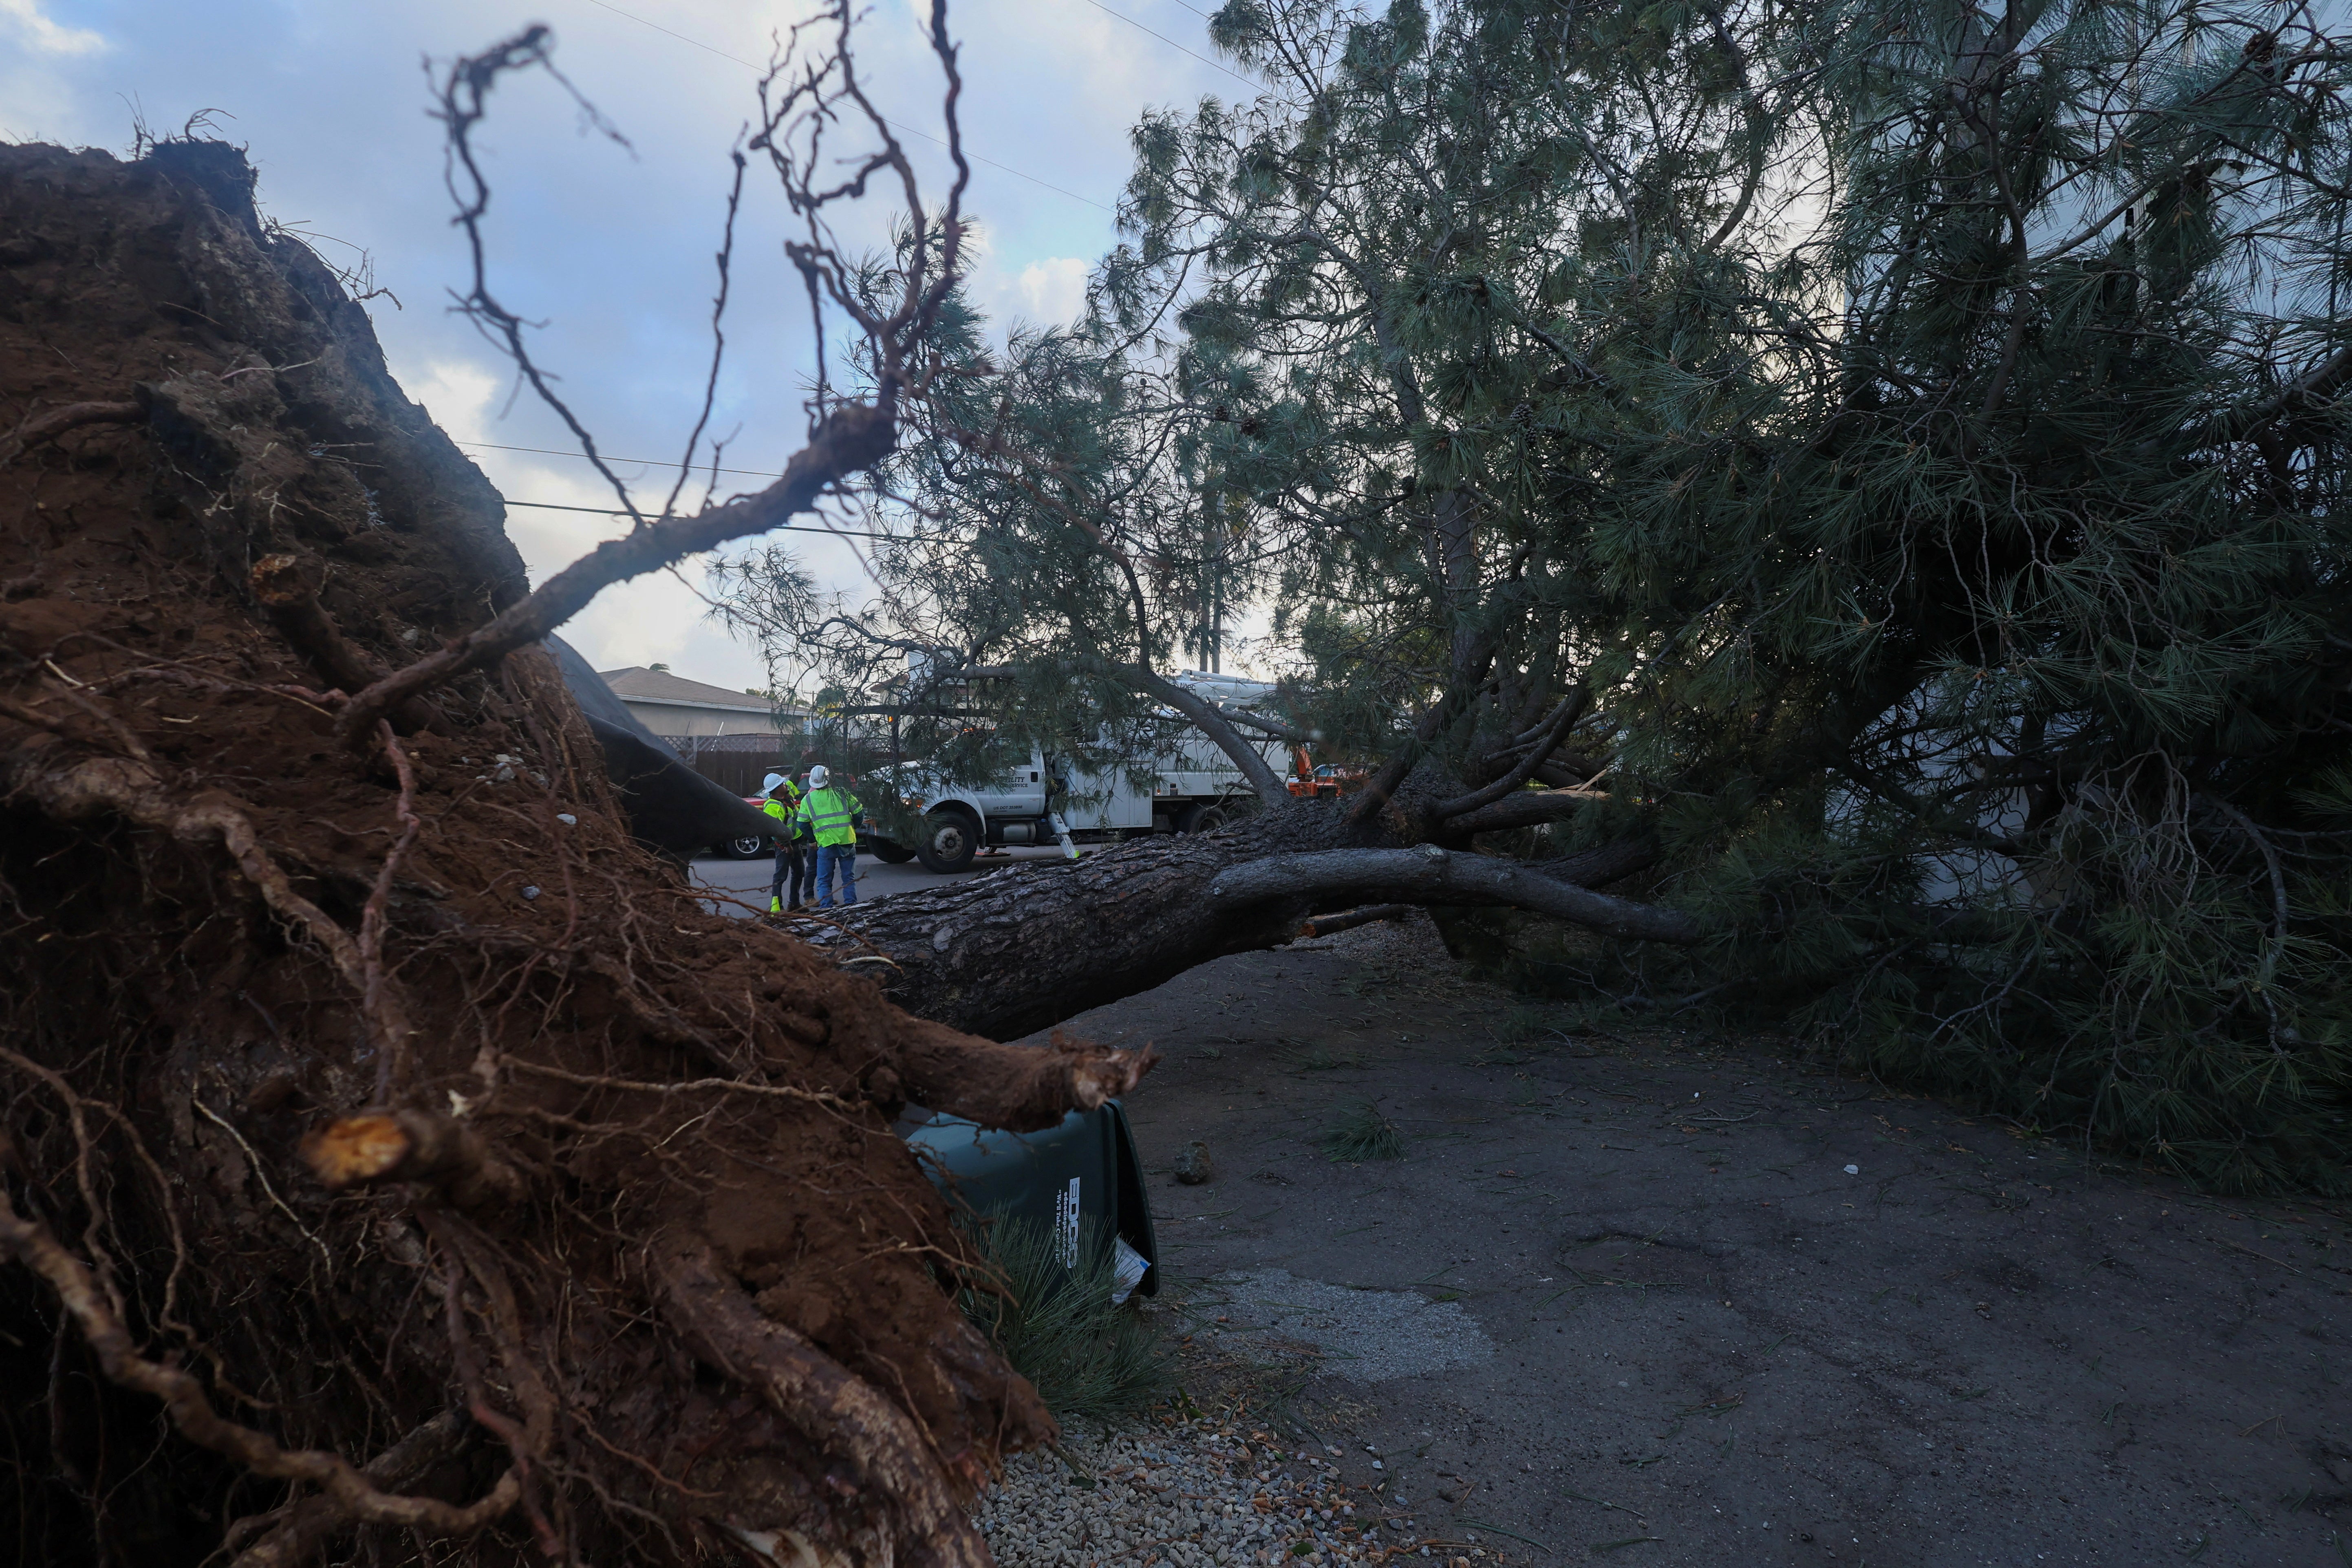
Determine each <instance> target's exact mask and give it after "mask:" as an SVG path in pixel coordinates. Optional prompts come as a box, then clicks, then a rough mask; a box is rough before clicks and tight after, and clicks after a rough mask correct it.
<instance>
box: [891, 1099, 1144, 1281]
mask: <svg viewBox="0 0 2352 1568" xmlns="http://www.w3.org/2000/svg"><path fill="white" fill-rule="evenodd" d="M898 1131H899V1133H900V1135H901V1136H902V1137H904V1138H905V1139H906V1140H907V1142H908V1144H909V1145H910V1146H912V1147H913V1148H914V1150H915V1151H916V1152H917V1153H918V1154H919V1155H920V1156H922V1157H923V1163H924V1167H925V1169H926V1170H928V1171H929V1173H930V1176H931V1180H932V1181H933V1182H935V1183H936V1184H938V1185H939V1188H940V1191H941V1192H943V1193H945V1194H947V1196H948V1200H949V1202H950V1203H952V1204H956V1205H961V1206H962V1207H964V1208H967V1209H969V1210H970V1211H971V1213H973V1214H975V1215H988V1214H1002V1215H1007V1216H1009V1217H1012V1218H1016V1219H1025V1220H1030V1221H1033V1222H1034V1223H1036V1224H1038V1225H1041V1226H1047V1227H1050V1233H1051V1234H1052V1235H1053V1236H1055V1237H1056V1238H1058V1239H1059V1240H1060V1241H1061V1245H1062V1247H1063V1248H1064V1250H1063V1254H1062V1258H1063V1263H1064V1265H1065V1266H1066V1267H1076V1263H1077V1259H1078V1245H1079V1237H1082V1236H1085V1235H1086V1234H1087V1232H1088V1231H1090V1230H1095V1231H1097V1233H1108V1234H1109V1235H1110V1236H1111V1237H1114V1238H1115V1240H1114V1242H1113V1246H1114V1247H1116V1248H1118V1254H1119V1281H1120V1284H1121V1285H1122V1287H1124V1289H1125V1291H1126V1292H1131V1293H1132V1294H1134V1295H1138V1296H1152V1295H1157V1294H1158V1293H1159V1290H1160V1269H1159V1263H1160V1246H1159V1242H1158V1241H1157V1239H1156V1238H1155V1237H1154V1236H1153V1234H1152V1228H1151V1197H1150V1193H1149V1191H1148V1190H1147V1189H1146V1188H1145V1187H1144V1184H1143V1162H1142V1161H1141V1160H1139V1159H1138V1158H1137V1157H1136V1153H1135V1135H1134V1134H1133V1133H1132V1132H1131V1131H1129V1129H1128V1125H1127V1112H1126V1111H1124V1110H1121V1109H1120V1108H1119V1103H1118V1101H1117V1100H1109V1101H1107V1102H1106V1103H1104V1104H1103V1105H1102V1106H1100V1107H1098V1108H1097V1109H1096V1110H1073V1111H1072V1112H1070V1113H1069V1114H1068V1115H1067V1116H1065V1117H1064V1118H1062V1120H1061V1122H1060V1124H1059V1125H1057V1126H1054V1127H1048V1128H1046V1129H1045V1131H1042V1132H1000V1131H992V1130H990V1129H988V1128H984V1127H982V1126H981V1125H979V1124H978V1123H977V1122H972V1121H965V1120H964V1119H963V1118H962V1117H961V1116H943V1115H940V1114H939V1113H938V1112H936V1111H929V1110H915V1109H913V1108H911V1107H910V1108H909V1109H908V1115H907V1116H906V1117H905V1118H904V1119H902V1120H901V1121H900V1122H899V1126H898ZM1122 1299H1124V1296H1122Z"/></svg>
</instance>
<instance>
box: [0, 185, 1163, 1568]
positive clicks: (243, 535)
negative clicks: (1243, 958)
mask: <svg viewBox="0 0 2352 1568" xmlns="http://www.w3.org/2000/svg"><path fill="white" fill-rule="evenodd" d="M251 184H252V176H251V174H250V172H249V171H248V170H247V167H246V165H245V163H244V161H243V159H242V158H241V157H240V156H239V155H237V154H236V153H234V152H232V151H230V150H228V149H226V148H220V147H215V146H210V145H205V144H192V143H167V144H165V145H164V146H163V147H161V148H158V149H157V150H156V152H155V153H154V154H153V155H152V156H151V157H149V158H147V159H144V160H142V161H141V162H139V163H128V164H126V163H118V162H117V161H115V160H114V159H112V158H110V157H108V156H106V155H105V154H102V153H67V152H63V151H60V150H58V149H55V148H48V147H38V146H19V147H10V148H5V149H0V235H5V236H6V239H5V245H0V387H5V395H6V397H7V398H8V400H9V405H10V406H9V408H8V410H7V413H6V415H5V421H6V423H7V424H8V425H10V426H14V427H15V428H14V430H13V432H12V434H11V436H10V438H9V439H7V440H5V441H0V973H6V974H7V975H8V976H9V981H8V984H6V985H5V988H0V1046H5V1048H0V1083H5V1086H6V1090H7V1098H6V1101H5V1106H6V1109H5V1123H0V1128H5V1147H0V1157H4V1158H0V1169H4V1170H5V1200H6V1202H5V1210H4V1211H0V1258H6V1259H9V1260H11V1261H9V1262H7V1263H6V1264H5V1266H0V1329H5V1333H0V1421H5V1422H6V1423H7V1424H8V1426H9V1433H8V1436H9V1439H10V1441H11V1443H12V1445H13V1451H14V1452H15V1454H16V1456H17V1461H18V1462H17V1464H16V1467H15V1474H16V1477H17V1478H18V1479H17V1480H16V1483H15V1484H16V1486H17V1488H18V1497H17V1500H16V1506H17V1508H18V1510H19V1511H20V1514H21V1516H22V1518H21V1521H20V1525H19V1527H18V1528H17V1530H16V1539H17V1540H18V1541H19V1542H25V1543H27V1549H28V1550H29V1551H30V1552H31V1557H32V1559H33V1560H39V1561H47V1562H55V1563H65V1562H72V1561H76V1560H89V1559H92V1558H104V1559H106V1560H109V1561H111V1560H114V1559H115V1558H117V1557H131V1556H136V1557H138V1558H140V1559H141V1560H142V1561H146V1562H151V1563H173V1562H186V1563H194V1562H195V1561H197V1560H199V1559H203V1558H206V1557H207V1556H211V1555H213V1554H215V1553H216V1552H217V1551H218V1550H219V1549H220V1548H221V1547H222V1546H223V1544H224V1536H223V1524H222V1521H237V1522H235V1523H233V1524H231V1525H230V1526H229V1527H228V1531H227V1536H226V1544H227V1545H228V1547H229V1548H230V1549H231V1555H232V1556H236V1553H238V1552H242V1553H244V1555H243V1556H241V1557H237V1558H236V1560H237V1561H239V1562H242V1563H254V1564H260V1563H295V1562H299V1561H301V1560H303V1559H304V1558H306V1557H308V1556H310V1555H312V1554H313V1553H315V1552H317V1551H318V1550H320V1548H321V1547H322V1546H323V1545H325V1544H326V1543H327V1542H330V1541H331V1540H332V1539H333V1538H335V1537H337V1536H338V1535H348V1534H349V1532H351V1531H354V1530H359V1531H365V1532H367V1535H368V1545H369V1549H370V1550H371V1551H372V1552H373V1558H372V1560H373V1561H382V1562H397V1561H425V1560H431V1561H435V1562H451V1561H462V1560H466V1559H467V1558H472V1559H475V1560H478V1561H484V1562H500V1561H509V1560H518V1561H519V1560H523V1559H530V1560H532V1561H538V1560H540V1558H541V1553H547V1554H552V1555H554V1557H555V1560H558V1561H564V1560H571V1561H596V1562H612V1561H620V1560H623V1559H624V1558H627V1559H629V1560H642V1561H647V1562H684V1561H692V1560H700V1559H706V1558H710V1557H712V1556H714V1555H715V1554H721V1553H724V1552H733V1551H737V1550H739V1548H741V1547H747V1546H748V1547H749V1548H751V1549H752V1550H755V1551H761V1552H772V1554H774V1555H775V1556H777V1557H778V1558H780V1559H781V1560H783V1561H792V1560H793V1550H792V1548H793V1545H794V1542H795V1541H796V1540H797V1542H803V1543H805V1544H807V1545H808V1546H809V1547H810V1548H811V1549H812V1550H814V1552H816V1553H817V1555H818V1557H819V1559H820V1560H824V1561H837V1562H851V1563H867V1562H875V1563H878V1562H886V1561H893V1560H897V1561H911V1562H917V1563H982V1562H985V1561H986V1547H985V1545H984V1544H983V1543H982V1542H981V1541H980V1539H979V1537H978V1536H977V1535H976V1534H975V1533H974V1532H973V1531H972V1530H971V1526H970V1525H969V1523H968V1522H966V1518H965V1513H964V1504H965V1503H966V1502H967V1501H968V1500H969V1499H970V1498H971V1495H972V1493H973V1491H974V1489H976V1488H978V1487H979V1486H981V1485H982V1483H983V1482H984V1480H985V1479H986V1478H987V1477H988V1476H989V1475H990V1474H991V1473H992V1471H993V1470H994V1469H995V1468H996V1467H997V1466H998V1465H999V1463H1000V1461H1001V1456H1003V1454H1004V1453H1006V1452H1007V1451H1009V1450H1012V1449H1015V1448H1018V1447H1024V1446H1027V1445H1032V1444H1035V1443H1038V1442H1040V1441H1042V1440H1045V1438H1047V1437H1049V1436H1051V1435H1052V1433H1053V1431H1054V1426H1053V1422H1052V1419H1051V1417H1050V1416H1049V1415H1047V1414H1046V1412H1045V1409H1044V1407H1043V1406H1042V1405H1040V1404H1039V1402H1038V1401H1037V1399H1036V1397H1035V1395H1034V1393H1033V1392H1032V1391H1031V1390H1030V1389H1029V1387H1028V1386H1027V1385H1026V1384H1024V1382H1023V1381H1022V1380H1020V1379H1019V1378H1018V1377H1017V1376H1015V1375H1014V1374H1013V1373H1012V1372H1011V1371H1010V1369H1008V1368H1007V1367H1006V1366H1005V1365H1004V1363H1003V1360H1002V1359H1001V1357H999V1356H998V1355H997V1354H996V1353H995V1352H993V1351H992V1349H991V1348H990V1347H989V1345H988V1344H987V1343H986V1342H985V1341H984V1340H983V1339H982V1337H981V1336H980V1335H979V1334H978V1333H977V1332H975V1331H973V1330H972V1329H971V1326H970V1325H969V1323H967V1321H965V1319H964V1318H963V1316H962V1314H961V1312H959V1311H958V1310H957V1308H956V1298H957V1294H958V1291H959V1289H960V1286H961V1282H962V1281H963V1279H965V1278H966V1277H967V1270H968V1269H969V1268H971V1266H972V1264H973V1263H974V1261H975V1260H974V1259H973V1258H971V1253H970V1251H969V1249H968V1247H966V1246H965V1244H964V1243H963V1242H962V1241H961V1239H960V1238H959V1237H958V1235H957V1233H956V1231H955V1229H954V1227H953V1226H952V1225H951V1224H950V1220H949V1217H948V1215H947V1213H946V1211H945V1209H944V1208H943V1206H942V1205H941V1203H940V1200H939V1198H938V1197H937V1195H936V1194H934V1192H933V1191H932V1189H931V1187H930V1186H929V1184H928V1183H927V1182H926V1181H925V1180H924V1179H923V1177H922V1175H921V1174H920V1173H919V1170H918V1168H917V1167H916V1165H915V1163H914V1162H913V1160H912V1159H911V1158H910V1157H909V1156H908V1153H907V1152H906V1150H905V1149H904V1147H903V1146H902V1145H901V1144H900V1143H899V1142H898V1140H897V1139H896V1138H894V1137H893V1136H892V1135H891V1133H890V1131H889V1128H890V1122H891V1119H892V1117H893V1115H894V1114H895V1113H896V1110H897V1109H898V1106H899V1104H900V1103H901V1102H902V1101H905V1100H910V1099H917V1098H919V1099H920V1100H922V1101H923V1102H924V1103H927V1104H929V1105H932V1106H934V1107H937V1108H939V1109H940V1110H952V1111H956V1112H958V1113H961V1114H964V1115H968V1116H971V1117H972V1118H974V1119H975V1120H978V1121H983V1122H986V1123H988V1124H991V1125H999V1126H1010V1127H1016V1128H1020V1127H1036V1126H1044V1125H1048V1124H1050V1123H1052V1122H1053V1121H1055V1120H1057V1119H1058V1118H1059V1117H1060V1116H1061V1115H1062V1114H1063V1113H1064V1112H1065V1110H1067V1109H1069V1108H1070V1107H1072V1106H1076V1105H1086V1104H1091V1103H1097V1102H1098V1101H1099V1100H1101V1099H1102V1098H1103V1097H1104V1096H1105V1095H1107V1094H1110V1093H1116V1092H1118V1091H1120V1090H1121V1089H1125V1088H1127V1087H1129V1086H1131V1085H1132V1083H1133V1082H1134V1080H1135V1078H1136V1076H1137V1074H1138V1073H1139V1070H1140V1068H1141V1065H1142V1064H1141V1063H1139V1061H1138V1060H1137V1059H1136V1058H1130V1057H1125V1056H1120V1055H1118V1054H1115V1053H1109V1052H1104V1051H1099V1050H1096V1049H1092V1048H1088V1047H1065V1048H1062V1049H1059V1050H1055V1051H1032V1050H1016V1049H1013V1048H1012V1047H1001V1046H995V1045H992V1044H989V1043H987V1042H984V1041H981V1040H977V1039H974V1038H971V1037H966V1036H962V1035H959V1034H956V1033H954V1032H953V1031H950V1030H948V1029H945V1028H941V1027H940V1026H934V1025H928V1024H922V1023H919V1022H917V1021H915V1020H912V1019H910V1018H908V1017H907V1016H904V1015H902V1014H899V1013H898V1012H897V1011H896V1010H895V1009H894V1008H892V1007H891V1006H890V1005H888V1004H887V1003H886V1002H884V1001H883V1000H882V999H881V997H880V995H879V994H878V993H877V992H876V991H875V990H874V989H873V987H872V986H871V985H870V984H867V983H866V982H865V981H862V980H858V979H855V978H851V977H848V976H845V975H844V974H842V973H840V972H838V971H837V970H835V969H834V968H833V967H832V966H831V965H829V964H827V963H823V962H821V961H819V960H818V959H817V958H815V957H814V956H813V955H812V954H811V953H810V952H808V950H807V949H805V948H804V947H803V946H801V945H800V944H798V943H796V942H793V941H792V940H791V939H789V938H787V937H785V936H783V935H782V934H780V933H778V932H775V931H770V930H766V929H763V928H762V927H761V926H760V925H759V924H758V923H757V922H751V921H730V920H727V919H724V918H720V917H717V916H713V915H710V914H707V913H705V912H703V910H702V909H701V907H700V906H699V905H698V903H697V902H696V900H695V899H694V898H693V896H692V895H691V892H690V890H689V889H688V888H687V887H686V886H685V885H684V883H683V882H682V880H681V879H679V878H678V877H677V874H676V873H675V872H674V871H673V870H671V869H670V868H667V866H666V865H665V864H664V863H663V862H661V861H660V860H658V859H657V858H655V857H653V856H651V855H649V854H647V853H646V852H645V851H643V850H641V849H640V848H639V847H636V846H635V844H634V843H633V842H632V841H631V840H630V838H629V837H628V835H627V832H626V829H625V823H624V821H623V818H622V817H621V816H620V814H619V812H618V810H617V808H616V803H615V800H614V795H613V793H612V790H611V788H610V787H609V785H608V784H607V783H606V781H605V779H604V773H603V771H602V765H601V763H600V761H599V758H598V752H597V750H596V746H595V742H593V738H592V737H591V736H590V735H589V734H588V733H587V731H586V730H585V729H584V727H583V724H582V722H581V721H580V719H579V716H578V713H577V710H575V709H574V707H573V706H572V701H571V700H570V698H569V696H568V695H567V694H566V692H565V691H564V689H563V688H562V684H561V681H560V680H559V679H558V678H557V676H556V674H555V672H554V669H553V667H552V664H551V660H550V659H548V658H546V657H545V656H544V655H542V654H541V653H539V652H538V651H537V650H535V649H532V650H526V651H525V652H522V653H519V654H516V655H513V656H511V657H509V658H506V659H505V660H504V661H503V663H502V664H500V665H498V666H495V667H493V668H489V669H488V670H487V671H482V672H478V673H474V674H470V675H467V676H466V677H464V678H462V679H457V680H456V681H454V682H451V683H449V684H446V685H443V686H441V687H440V688H438V689H436V690H434V691H432V692H431V693H430V694H429V696H428V697H427V698H425V699H421V700H417V701H415V702H413V703H411V704H410V705H408V706H406V707H405V708H404V709H402V710H398V711H395V712H394V714H393V715H392V720H391V722H389V723H386V724H383V725H380V726H377V727H375V728H374V730H373V731H372V732H370V733H369V734H366V735H363V736H362V737H361V739H362V741H363V742H364V744H362V745H361V746H358V747H356V748H354V747H351V746H346V745H342V744H339V743H338V742H337V741H336V739H335V738H334V726H335V719H336V715H337V710H338V708H339V706H340V704H341V700H342V696H341V693H342V691H344V690H347V689H349V688H350V686H351V684H352V681H353V680H354V679H363V678H367V677H368V676H369V675H370V674H371V673H372V672H377V671H382V670H384V669H389V668H397V667H399V666H400V665H402V664H404V663H405V662H406V661H408V660H410V659H412V658H415V657H416V656H417V655H418V654H419V653H420V652H422V651H427V650H430V649H431V648H433V647H436V646H437V645H439V644H441V643H442V642H444V641H445V640H446V639H447V638H449V637H453V636H457V635H459V634H461V633H463V632H464V631H466V630H467V628H468V627H470V626H474V625H476V624H478V623H479V622H480V621H481V620H482V619H483V618H484V617H485V616H488V615H490V614H492V613H494V612H495V611H496V610H497V609H498V608H499V606H501V605H505V604H508V603H510V602H512V600H513V599H514V598H515V596H516V595H520V593H522V592H523V588H524V582H523V573H522V566H521V563H520V559H519V558H518V557H517V556H516V554H515V552H514V550H513V548H512V546H511V545H510V544H509V542H507V539H506V537H505V534H504V531H503V529H502V526H501V521H500V517H501V513H500V506H499V499H498V497H497V495H496V493H495V492H494V491H492V490H491V489H490V488H489V487H488V484H487V483H486V482H485V481H484V480H483V479H482V478H481V476H480V475H479V474H478V472H476V471H475V470H474V469H473V468H472V467H471V466H470V465H469V464H467V462H466V461H465V460H464V459H463V458H461V457H460V456H459V455H458V454H457V451H456V449H455V448H454V447H451V445H450V444H449V443H448V441H447V440H446V438H445V437H443V436H442V435H441V433H440V432H439V431H438V430H436V428H435V427H434V426H432V424H431V423H430V421H429V420H428V419H427V418H426V416H425V412H424V411H423V410H422V409H421V408H418V407H417V406H416V405H414V404H411V403H410V402H408V401H407V399H406V398H405V397H404V396H403V395H402V394H401V392H400V390H399V389H398V387H397V386H396V385H394V383H393V382H392V380H391V378H390V376H389V375H388V374H386V372H385V369H384V366H383V359H382V356H381V353H380V352H379V350H378V349H377V346H376V343H375V341H374V337H373V332H372V330H371V328H370V326H369V323H368V320H367V317H366V315H365V314H364V312H363V311H362V310H361V309H360V307H359V306H358V305H356V304H354V303H353V302H352V300H351V299H350V298H349V297H348V296H347V295H346V294H345V293H344V291H343V290H342V289H341V287H340V286H339V285H338V283H337V282H336V280H335V279H334V277H333V276H332V275H331V273H330V271H329V270H328V269H327V268H325V267H324V266H323V265H322V264H321V263H320V261H319V259H318V258H316V257H314V256H312V255H311V254H310V251H309V250H308V249H306V248H305V247H303V246H302V245H301V244H299V242H298V241H297V240H295V239H294V238H292V237H289V236H288V235H286V234H283V233H280V232H275V231H272V230H268V229H266V228H265V227H263V226H261V225H260V224H259V223H258V222H257V219H256V216H255V212H254V208H253V205H252V202H251V194H250V193H251ZM77 405H88V406H91V407H98V408H100V409H101V410H104V411H105V412H102V413H101V414H99V415H89V414H87V413H86V412H84V413H75V412H74V410H75V409H76V407H77ZM530 889H537V890H538V896H536V897H532V896H530ZM575 1554H576V1555H575ZM214 1560H215V1561H218V1560H219V1559H218V1558H217V1557H216V1556H215V1557H214Z"/></svg>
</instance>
